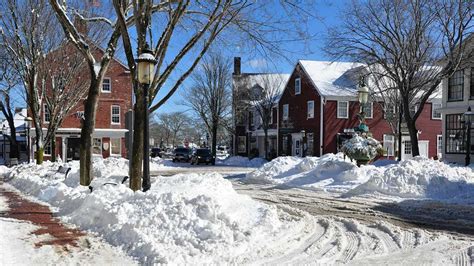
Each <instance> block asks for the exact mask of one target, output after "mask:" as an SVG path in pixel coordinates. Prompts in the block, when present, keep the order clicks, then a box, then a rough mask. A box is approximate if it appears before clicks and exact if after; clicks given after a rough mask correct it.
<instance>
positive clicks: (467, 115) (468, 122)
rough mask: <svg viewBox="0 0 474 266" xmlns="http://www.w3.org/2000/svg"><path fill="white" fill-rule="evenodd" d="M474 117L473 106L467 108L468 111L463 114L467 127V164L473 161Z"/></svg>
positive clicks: (463, 120)
mask: <svg viewBox="0 0 474 266" xmlns="http://www.w3.org/2000/svg"><path fill="white" fill-rule="evenodd" d="M473 118H474V112H472V111H471V106H469V107H468V108H467V112H465V113H464V114H462V117H461V122H463V123H464V127H465V128H466V159H465V160H466V166H468V165H469V164H470V163H471V126H472V122H473V120H474V119H473Z"/></svg>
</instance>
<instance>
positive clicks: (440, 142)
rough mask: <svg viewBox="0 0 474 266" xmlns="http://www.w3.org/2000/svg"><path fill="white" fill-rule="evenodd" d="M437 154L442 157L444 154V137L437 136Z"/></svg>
mask: <svg viewBox="0 0 474 266" xmlns="http://www.w3.org/2000/svg"><path fill="white" fill-rule="evenodd" d="M436 147H437V149H436V154H438V156H440V155H441V154H442V153H443V135H437V136H436Z"/></svg>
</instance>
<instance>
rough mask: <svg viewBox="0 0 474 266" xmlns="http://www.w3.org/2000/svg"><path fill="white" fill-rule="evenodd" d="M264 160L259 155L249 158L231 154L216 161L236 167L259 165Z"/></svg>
mask: <svg viewBox="0 0 474 266" xmlns="http://www.w3.org/2000/svg"><path fill="white" fill-rule="evenodd" d="M266 162H267V160H265V159H263V158H259V157H257V158H253V159H252V160H249V158H247V157H243V156H231V157H228V158H227V159H225V160H223V161H218V164H222V165H227V166H238V167H260V166H262V165H263V164H264V163H266Z"/></svg>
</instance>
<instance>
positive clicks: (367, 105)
mask: <svg viewBox="0 0 474 266" xmlns="http://www.w3.org/2000/svg"><path fill="white" fill-rule="evenodd" d="M369 106H370V116H368V115H367V107H369ZM364 112H365V118H367V119H372V118H374V103H373V102H370V104H368V103H366V106H364Z"/></svg>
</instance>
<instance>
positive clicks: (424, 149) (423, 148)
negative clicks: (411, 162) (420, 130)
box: [418, 140, 430, 158]
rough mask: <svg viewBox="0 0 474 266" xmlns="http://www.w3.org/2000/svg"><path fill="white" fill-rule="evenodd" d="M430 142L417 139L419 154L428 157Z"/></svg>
mask: <svg viewBox="0 0 474 266" xmlns="http://www.w3.org/2000/svg"><path fill="white" fill-rule="evenodd" d="M429 144H430V142H429V141H428V140H420V141H418V149H419V150H420V156H423V157H426V158H428V154H429V153H428V149H429V146H430V145H429Z"/></svg>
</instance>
